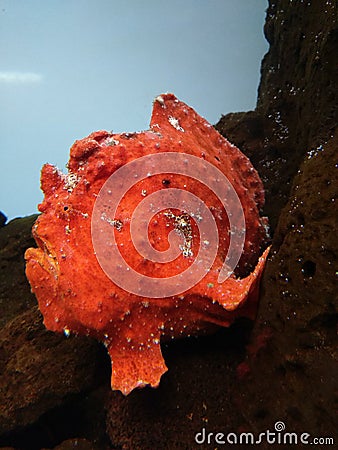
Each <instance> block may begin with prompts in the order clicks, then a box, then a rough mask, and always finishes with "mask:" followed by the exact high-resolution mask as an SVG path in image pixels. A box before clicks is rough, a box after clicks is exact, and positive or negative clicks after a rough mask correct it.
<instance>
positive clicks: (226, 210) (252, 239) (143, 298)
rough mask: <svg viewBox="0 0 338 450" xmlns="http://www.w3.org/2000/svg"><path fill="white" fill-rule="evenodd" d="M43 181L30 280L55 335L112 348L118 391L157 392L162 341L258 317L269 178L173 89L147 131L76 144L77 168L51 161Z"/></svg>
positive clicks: (29, 255) (159, 101) (73, 159)
mask: <svg viewBox="0 0 338 450" xmlns="http://www.w3.org/2000/svg"><path fill="white" fill-rule="evenodd" d="M41 188H42V190H43V192H44V199H43V202H42V203H41V204H40V205H39V210H40V212H41V215H40V216H39V217H38V219H37V220H36V222H35V224H34V226H33V235H34V238H35V241H36V244H37V246H38V248H29V249H28V250H27V251H26V253H25V259H26V275H27V278H28V280H29V282H30V285H31V289H32V291H33V293H34V294H35V295H36V297H37V300H38V303H39V308H40V311H41V312H42V315H43V318H44V324H45V326H46V327H47V328H48V329H49V330H52V331H55V332H63V333H65V334H66V335H69V334H70V333H74V334H85V335H90V336H93V337H95V338H97V339H99V340H101V341H102V342H103V343H104V345H105V346H106V348H107V350H108V352H109V355H110V358H111V364H112V375H111V385H112V389H117V390H120V391H121V392H122V393H124V394H125V395H127V394H128V393H130V392H131V391H132V390H133V389H134V388H136V387H143V386H146V385H150V386H152V387H157V386H158V385H159V382H160V378H161V376H162V375H163V374H164V373H165V372H166V371H167V367H166V365H165V362H164V359H163V357H162V353H161V341H162V342H163V340H166V339H174V338H178V337H181V336H182V337H184V336H189V335H191V334H198V333H202V332H205V331H210V330H211V329H213V327H217V326H222V327H227V326H229V325H230V324H231V323H233V322H234V320H235V319H236V318H238V317H249V318H251V319H253V318H254V317H255V311H256V307H257V301H258V293H259V292H258V290H259V281H260V277H261V274H262V271H263V268H264V263H265V260H266V257H267V254H268V248H266V244H267V241H268V235H267V219H266V218H264V217H261V216H260V210H261V208H262V206H263V204H264V189H263V185H262V182H261V180H260V178H259V176H258V174H257V172H256V170H255V169H254V168H253V166H252V164H251V163H250V161H249V159H248V158H247V157H246V156H245V155H244V154H242V153H241V152H240V150H239V149H238V148H236V147H235V146H234V145H232V144H230V143H229V142H228V141H227V140H226V139H225V138H224V137H222V136H221V135H220V134H219V133H218V132H217V131H216V130H215V129H214V128H213V127H212V126H211V125H210V124H209V123H208V122H207V121H206V120H205V119H203V118H202V117H200V116H199V115H198V114H197V113H196V112H195V111H194V110H193V109H192V108H190V107H189V106H187V105H186V104H185V103H183V102H181V101H179V100H178V99H177V98H176V97H175V96H174V95H173V94H163V95H160V96H158V97H157V98H156V99H155V100H154V104H153V112H152V117H151V122H150V128H149V130H147V131H142V132H135V133H121V134H114V133H112V132H107V131H97V132H94V133H92V134H90V135H89V136H88V137H86V138H84V139H81V140H78V141H76V142H75V143H74V144H73V146H72V147H71V150H70V159H69V162H68V173H67V174H64V173H62V172H61V171H59V170H58V169H57V168H56V167H54V166H52V165H50V164H45V165H44V166H43V168H42V172H41ZM264 248H265V250H264ZM263 250H264V251H263Z"/></svg>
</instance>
